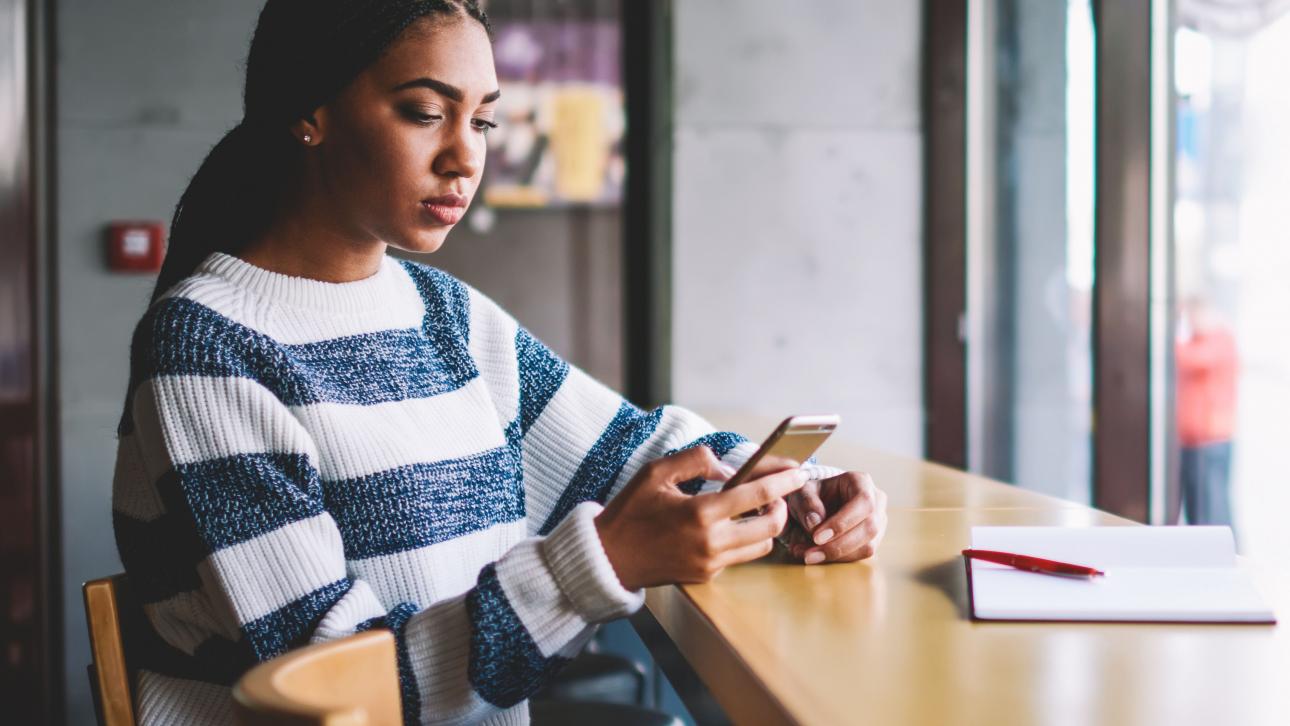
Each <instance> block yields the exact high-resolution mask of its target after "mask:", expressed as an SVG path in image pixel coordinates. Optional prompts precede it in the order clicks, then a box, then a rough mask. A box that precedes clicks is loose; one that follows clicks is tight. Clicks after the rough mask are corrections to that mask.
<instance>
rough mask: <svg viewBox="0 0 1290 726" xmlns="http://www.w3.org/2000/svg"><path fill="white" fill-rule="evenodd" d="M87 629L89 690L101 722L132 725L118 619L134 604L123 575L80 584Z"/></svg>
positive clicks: (131, 703)
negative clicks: (88, 632) (92, 695)
mask: <svg viewBox="0 0 1290 726" xmlns="http://www.w3.org/2000/svg"><path fill="white" fill-rule="evenodd" d="M81 593H82V594H83V595H84V597H85V620H86V623H87V624H88V625H89V631H90V654H91V658H92V659H91V661H90V664H89V666H88V668H87V669H88V671H89V677H90V690H91V691H92V692H93V694H94V707H95V710H96V711H97V714H98V719H99V724H101V726H135V716H134V689H133V688H132V687H131V679H130V669H129V666H128V665H127V662H126V652H125V637H124V635H123V629H122V627H121V623H122V620H123V615H127V614H128V613H130V612H131V610H132V608H134V607H135V605H134V600H133V598H131V597H130V588H129V584H128V583H127V582H126V579H125V575H123V574H122V575H113V576H112V577H104V578H102V579H99V580H91V581H89V582H87V583H85V584H84V585H82V586H81Z"/></svg>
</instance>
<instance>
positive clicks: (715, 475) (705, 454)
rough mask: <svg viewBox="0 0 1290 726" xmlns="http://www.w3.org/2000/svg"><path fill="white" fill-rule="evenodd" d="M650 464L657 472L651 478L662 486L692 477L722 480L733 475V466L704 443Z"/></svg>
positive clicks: (672, 484)
mask: <svg viewBox="0 0 1290 726" xmlns="http://www.w3.org/2000/svg"><path fill="white" fill-rule="evenodd" d="M651 466H653V467H654V468H655V469H656V472H657V473H656V474H655V476H652V477H651V479H652V480H653V481H654V482H655V483H656V484H660V485H663V486H674V485H677V484H680V483H682V482H687V481H691V480H694V479H714V480H717V481H724V480H726V479H729V478H730V477H732V476H734V475H735V470H734V468H733V467H731V466H730V465H729V464H727V463H725V462H724V461H722V460H721V459H718V458H717V455H716V454H715V453H713V451H712V449H710V448H708V447H707V446H704V445H699V446H694V447H691V448H689V449H686V450H684V451H678V452H676V453H675V454H672V455H670V456H665V457H663V458H661V459H657V460H656V461H654V463H653V464H652V465H651Z"/></svg>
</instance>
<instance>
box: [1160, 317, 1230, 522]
mask: <svg viewBox="0 0 1290 726" xmlns="http://www.w3.org/2000/svg"><path fill="white" fill-rule="evenodd" d="M1181 322H1182V326H1181V327H1182V330H1181V331H1180V333H1179V336H1178V341H1177V348H1176V352H1175V355H1174V361H1175V364H1176V366H1177V377H1178V379H1177V380H1178V398H1177V403H1178V438H1179V442H1180V444H1181V446H1182V452H1181V453H1182V460H1181V472H1180V475H1181V476H1180V478H1181V480H1182V495H1183V508H1184V511H1185V512H1186V513H1187V521H1188V522H1189V523H1190V524H1226V525H1228V526H1231V525H1232V506H1231V498H1230V495H1229V481H1230V478H1231V466H1232V436H1233V433H1234V431H1235V428H1236V374H1237V370H1238V362H1237V350H1236V339H1235V337H1234V336H1233V335H1232V333H1231V331H1230V330H1229V329H1228V328H1227V326H1226V325H1225V324H1224V323H1223V321H1222V320H1221V319H1220V318H1219V317H1218V315H1217V314H1216V313H1215V312H1214V310H1213V308H1212V307H1210V305H1209V303H1208V302H1207V301H1206V300H1205V299H1203V298H1192V299H1189V300H1188V301H1187V303H1186V304H1185V306H1184V308H1183V318H1182V321H1181Z"/></svg>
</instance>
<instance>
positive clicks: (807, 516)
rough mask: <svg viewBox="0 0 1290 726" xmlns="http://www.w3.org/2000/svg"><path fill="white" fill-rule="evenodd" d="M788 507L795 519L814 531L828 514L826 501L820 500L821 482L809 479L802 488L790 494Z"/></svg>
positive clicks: (808, 529)
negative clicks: (825, 506)
mask: <svg viewBox="0 0 1290 726" xmlns="http://www.w3.org/2000/svg"><path fill="white" fill-rule="evenodd" d="M788 509H789V511H790V512H792V514H793V519H796V520H797V523H798V524H800V525H802V527H803V528H805V529H806V531H808V532H811V531H814V530H815V528H816V527H817V526H818V525H819V524H820V522H823V521H824V517H825V515H827V514H828V510H827V509H825V508H824V502H823V501H821V500H820V482H819V481H816V480H811V481H808V482H806V483H805V484H803V485H802V488H801V489H798V490H797V491H795V492H793V493H792V494H791V495H789V497H788Z"/></svg>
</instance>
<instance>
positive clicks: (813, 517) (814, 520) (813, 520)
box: [806, 512, 820, 529]
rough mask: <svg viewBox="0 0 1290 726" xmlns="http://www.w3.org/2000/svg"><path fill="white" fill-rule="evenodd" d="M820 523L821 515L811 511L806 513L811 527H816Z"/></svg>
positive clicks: (807, 524) (807, 522)
mask: <svg viewBox="0 0 1290 726" xmlns="http://www.w3.org/2000/svg"><path fill="white" fill-rule="evenodd" d="M819 523H820V515H818V514H816V513H815V512H811V513H810V514H808V515H806V526H807V527H810V528H811V529H815V527H816V525H818V524H819Z"/></svg>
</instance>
